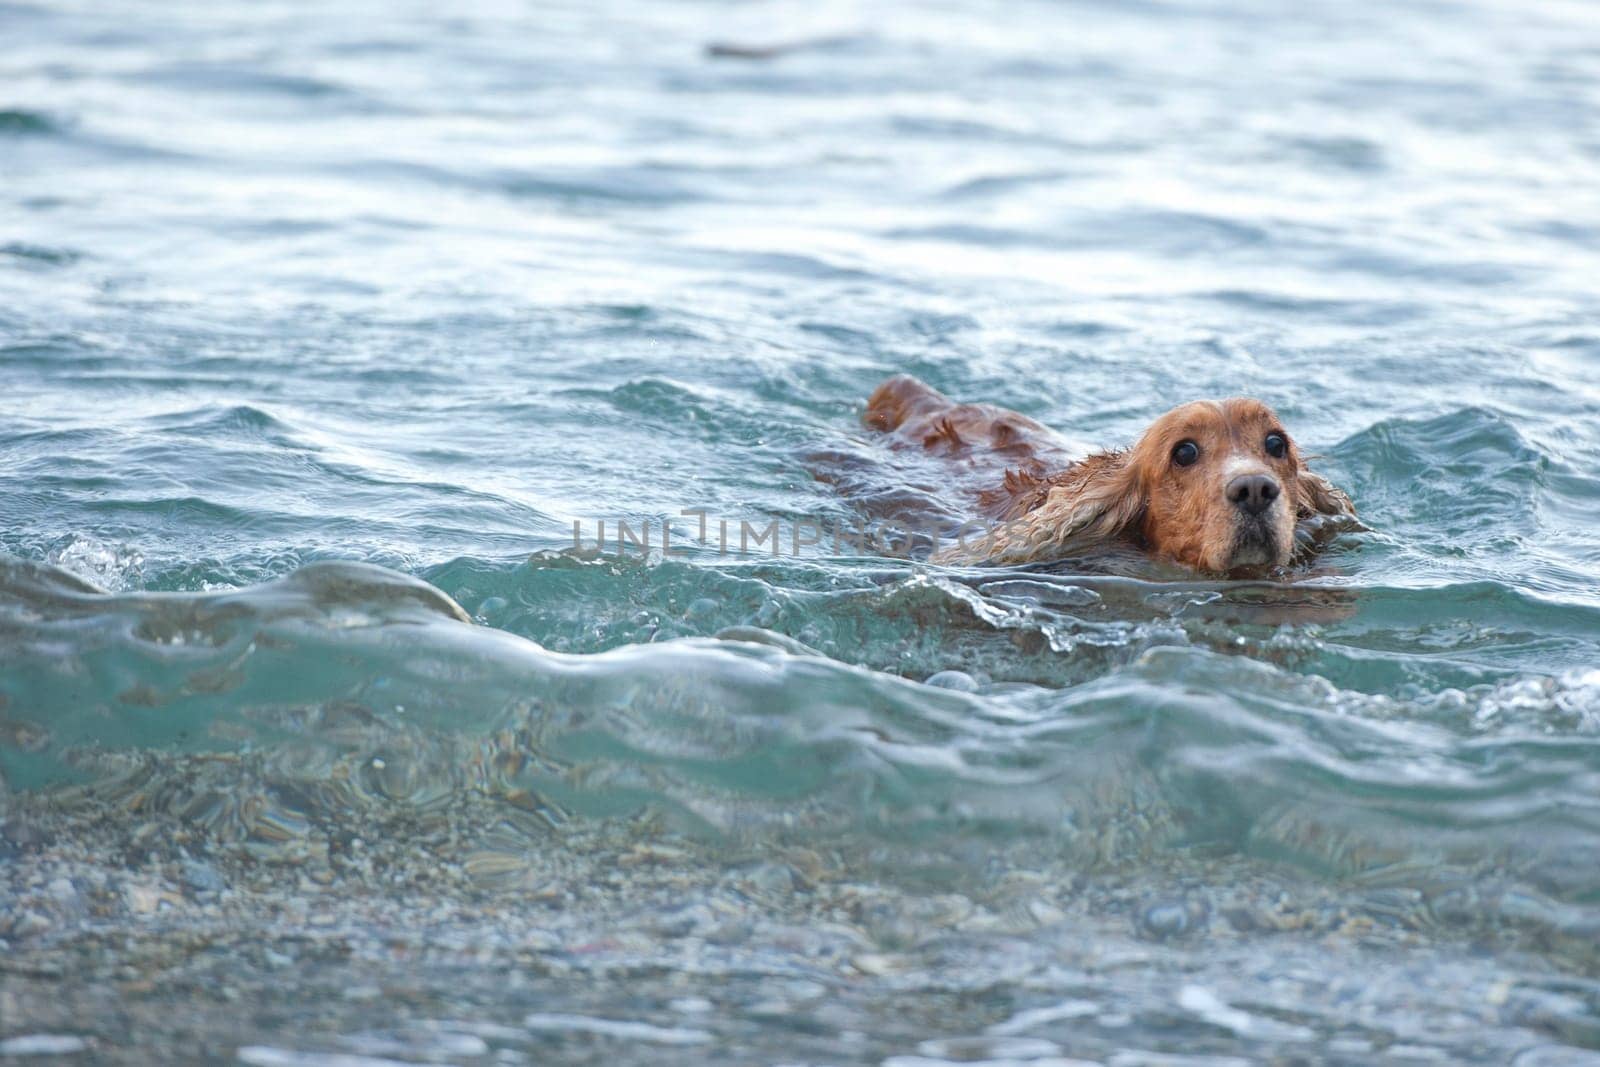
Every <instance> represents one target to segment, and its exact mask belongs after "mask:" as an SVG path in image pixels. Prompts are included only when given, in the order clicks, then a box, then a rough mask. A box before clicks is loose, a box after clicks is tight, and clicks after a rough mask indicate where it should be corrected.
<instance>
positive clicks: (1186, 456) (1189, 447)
mask: <svg viewBox="0 0 1600 1067" xmlns="http://www.w3.org/2000/svg"><path fill="white" fill-rule="evenodd" d="M1199 458H1200V446H1199V445H1197V444H1195V443H1194V442H1193V441H1179V442H1178V443H1177V444H1176V445H1174V446H1173V449H1172V462H1173V463H1175V464H1177V465H1178V466H1180V467H1188V466H1192V465H1193V464H1194V462H1195V461H1196V460H1198V459H1199Z"/></svg>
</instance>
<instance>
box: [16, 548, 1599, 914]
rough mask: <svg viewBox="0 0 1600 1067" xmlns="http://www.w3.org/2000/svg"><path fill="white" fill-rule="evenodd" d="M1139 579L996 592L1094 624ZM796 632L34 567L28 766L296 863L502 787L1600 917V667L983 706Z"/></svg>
mask: <svg viewBox="0 0 1600 1067" xmlns="http://www.w3.org/2000/svg"><path fill="white" fill-rule="evenodd" d="M745 580H749V579H745ZM1030 583H1031V584H1030ZM1129 584H1130V583H1116V582H1113V583H1109V584H1104V585H1102V586H1100V587H1099V588H1097V589H1086V588H1084V587H1083V586H1081V585H1075V586H1070V587H1069V586H1066V585H1062V586H1053V585H1052V584H1051V583H1049V582H1040V581H1038V580H1037V579H1023V578H1005V579H1001V580H998V581H996V582H994V583H991V584H990V586H989V587H988V590H987V592H988V594H989V595H990V596H993V597H994V598H996V599H997V600H998V599H1002V598H1018V599H1031V600H1032V601H1033V602H1035V603H1037V604H1043V603H1046V602H1048V601H1050V599H1051V597H1052V596H1054V597H1055V598H1056V599H1055V603H1056V604H1057V606H1070V607H1073V608H1083V607H1085V606H1088V605H1091V604H1093V603H1094V602H1096V601H1097V600H1104V599H1105V598H1106V597H1108V596H1109V597H1116V596H1118V595H1119V593H1118V590H1120V589H1123V588H1125V587H1127V586H1128V585H1129ZM1133 587H1134V588H1139V587H1138V586H1137V585H1136V584H1135V585H1133ZM919 589H921V590H922V591H919ZM930 589H937V587H936V586H933V585H932V584H925V585H923V586H920V587H919V586H915V585H912V586H904V585H902V586H900V587H898V591H897V592H895V593H894V594H893V596H894V598H895V599H893V600H892V601H891V604H890V609H889V610H890V613H891V614H893V613H901V614H906V615H909V616H911V617H916V616H917V615H918V613H919V612H921V611H923V605H926V604H935V603H940V602H941V598H951V599H960V598H961V597H963V596H966V595H968V594H963V593H959V592H953V591H952V590H950V589H938V591H937V592H927V590H930ZM1073 590H1077V591H1073ZM1178 591H1180V592H1181V591H1182V590H1178ZM968 593H969V594H970V595H971V596H974V597H976V596H977V595H978V594H976V593H972V592H971V591H970V590H969V591H968ZM1062 600H1067V601H1070V604H1062ZM969 607H970V609H971V610H972V611H973V612H974V613H981V611H982V610H983V608H982V606H981V605H980V604H976V603H970V604H969ZM768 633H769V632H768V631H763V630H759V629H754V630H753V629H750V628H743V629H726V630H724V636H723V637H722V638H703V637H702V638H678V639H673V640H667V641H663V642H661V643H657V644H629V645H626V646H624V647H619V648H614V649H612V650H610V651H606V652H600V653H595V654H585V655H572V654H563V653H558V652H553V651H550V650H549V649H546V648H544V647H541V646H540V645H538V644H536V643H534V642H532V641H530V640H527V639H525V638H522V637H518V636H516V635H514V634H511V633H507V632H504V631H502V630H497V629H493V628H490V627H486V626H481V625H472V624H471V623H470V622H469V616H468V613H467V610H466V609H465V608H463V607H462V606H460V605H458V604H457V603H456V602H455V601H454V600H453V599H451V598H450V597H449V596H448V595H446V594H445V593H444V592H442V591H440V590H439V589H438V588H436V587H435V586H432V585H429V584H427V583H425V582H422V581H419V580H417V579H414V578H410V577H407V576H405V575H401V574H398V573H395V572H392V571H387V570H384V569H382V568H378V567H372V566H367V565H361V564H351V563H321V564H314V565H311V566H307V567H303V568H301V569H300V570H298V571H296V572H294V573H293V574H291V575H289V576H287V577H285V578H282V579H279V580H277V581H274V582H268V583H265V584H263V585H258V586H253V587H249V588H245V589H239V590H227V591H218V592H211V593H167V594H160V593H123V594H109V593H105V592H102V591H100V590H98V589H97V588H96V587H95V586H93V585H92V584H90V583H89V582H87V581H85V580H83V579H81V578H78V577H75V576H73V575H71V574H69V573H68V572H65V571H62V570H60V569H59V568H54V567H50V566H48V565H43V564H34V563H25V562H21V561H16V560H10V561H7V562H5V563H4V564H0V663H3V666H4V672H3V675H0V677H3V679H4V681H3V682H0V697H3V704H0V719H3V728H0V768H3V771H4V775H5V777H6V779H7V780H8V782H9V787H10V788H11V789H13V790H23V791H27V792H30V793H36V792H52V791H55V792H61V791H66V792H65V793H63V794H62V795H70V796H77V797H93V798H94V801H95V802H96V803H106V802H117V803H123V804H127V803H137V804H139V805H141V810H144V811H146V812H148V813H151V814H162V815H165V816H166V817H171V818H178V819H181V820H186V821H188V822H192V823H197V824H198V825H199V828H200V830H202V831H203V832H207V833H213V834H220V835H233V836H236V837H238V838H241V839H253V840H258V841H269V842H270V841H272V840H278V839H283V838H285V837H286V836H288V837H292V836H293V835H294V834H295V833H298V832H309V830H304V831H302V830H297V829H296V828H297V827H300V828H307V827H310V826H311V825H312V824H314V823H315V822H316V821H317V820H318V819H326V818H329V817H332V816H331V815H330V812H337V811H339V810H344V809H351V808H358V807H360V806H363V805H374V804H376V805H385V806H394V805H400V806H402V807H408V808H415V807H418V806H422V807H426V806H427V805H429V804H432V803H438V802H440V800H441V799H442V798H448V797H450V796H452V795H456V794H460V793H462V792H469V793H472V794H473V795H484V794H487V795H489V796H491V797H493V798H495V799H496V800H498V801H499V802H502V803H505V804H509V805H512V806H514V807H517V808H519V810H532V811H535V812H537V813H539V815H540V817H541V818H543V819H545V820H546V821H548V822H549V823H550V824H551V825H552V826H559V825H561V824H562V823H564V822H566V821H569V820H573V819H588V820H593V819H611V818H617V817H627V816H633V815H637V814H638V813H641V812H645V811H650V812H654V813H656V816H657V817H659V818H661V819H664V820H666V823H667V825H669V826H671V827H673V828H674V829H675V830H676V831H679V832H683V833H687V834H691V835H695V834H700V835H711V836H713V837H718V836H722V837H733V838H738V839H743V840H749V839H755V840H768V841H771V842H782V841H786V840H800V841H806V842H809V843H810V844H811V845H812V846H815V845H816V844H817V842H818V841H827V840H836V841H842V842H845V841H867V840H870V841H876V842H879V846H878V847H880V848H882V847H883V844H884V843H885V842H889V843H894V842H899V843H903V844H905V845H906V846H907V847H909V846H910V845H912V844H917V845H926V844H927V843H929V842H940V841H942V842H945V843H947V844H949V843H951V842H954V841H957V840H961V839H964V838H972V839H975V840H982V841H988V842H996V841H1006V840H1036V841H1038V842H1039V844H1040V847H1047V848H1050V849H1053V850H1056V852H1057V853H1058V854H1059V855H1063V856H1068V857H1076V862H1080V863H1082V864H1086V865H1104V864H1113V865H1123V864H1128V863H1143V862H1151V861H1152V860H1153V859H1157V858H1159V857H1160V856H1162V855H1164V854H1169V853H1171V852H1172V851H1173V850H1175V849H1186V850H1192V849H1195V848H1204V849H1211V850H1218V849H1220V850H1222V851H1224V852H1228V853H1233V854H1236V855H1240V856H1244V857H1249V858H1252V859H1256V860H1261V861H1266V862H1271V863H1287V864H1290V865H1293V866H1294V867H1296V868H1297V869H1300V870H1302V871H1306V872H1310V873H1312V874H1315V875H1317V876H1320V877H1325V878H1332V879H1337V880H1343V881H1354V882H1355V883H1357V884H1361V885H1381V886H1392V885H1396V884H1401V885H1408V886H1412V887H1418V888H1420V889H1426V890H1428V891H1430V892H1433V891H1438V892H1444V891H1446V890H1447V889H1449V888H1450V887H1454V886H1458V885H1460V884H1461V883H1462V880H1463V879H1467V878H1469V877H1475V876H1477V875H1481V874H1482V873H1483V872H1484V871H1486V870H1493V871H1495V872H1499V873H1500V874H1502V875H1505V876H1507V877H1513V876H1514V877H1515V878H1516V879H1517V880H1518V884H1519V885H1523V886H1525V887H1528V891H1529V892H1536V893H1538V894H1542V897H1543V898H1547V899H1549V900H1550V901H1553V902H1565V903H1562V907H1567V906H1569V905H1570V906H1577V905H1578V904H1580V903H1581V902H1583V901H1590V900H1592V899H1594V895H1595V894H1596V893H1600V876H1597V875H1596V873H1595V872H1597V871H1600V802H1597V801H1596V800H1595V799H1594V798H1595V797H1597V796H1600V679H1597V678H1596V677H1595V675H1594V673H1593V671H1589V672H1587V673H1584V672H1576V673H1569V674H1568V675H1565V676H1562V677H1558V678H1550V679H1546V680H1543V681H1540V682H1535V683H1530V682H1529V681H1528V680H1526V679H1523V680H1521V681H1511V682H1507V681H1502V682H1500V683H1497V684H1494V685H1486V686H1483V687H1480V688H1479V689H1477V690H1475V691H1471V692H1467V691H1461V692H1456V693H1455V694H1453V695H1448V694H1446V695H1435V696H1433V697H1431V698H1427V699H1417V698H1412V699H1405V698H1400V697H1395V696H1382V695H1373V694H1367V693H1360V692H1355V691H1351V690H1342V689H1340V688H1338V687H1337V686H1335V685H1334V684H1333V683H1331V682H1329V681H1328V680H1326V679H1324V678H1321V677H1319V676H1316V675H1308V674H1301V673H1297V672H1295V671H1293V670H1287V669H1284V668H1282V667H1279V666H1276V665H1274V664H1272V663H1269V662H1258V661H1256V660H1253V659H1249V658H1245V657H1242V656H1239V655H1236V654H1230V653H1229V652H1228V651H1226V650H1217V649H1209V648H1204V647H1198V646H1195V645H1185V644H1162V645H1155V646H1151V647H1147V648H1144V649H1143V650H1142V651H1139V652H1138V653H1137V654H1135V655H1134V656H1133V657H1132V659H1131V662H1128V663H1127V664H1126V665H1124V666H1122V667H1121V668H1120V669H1118V670H1114V671H1107V672H1102V673H1100V674H1099V675H1098V676H1096V677H1094V678H1092V679H1090V680H1088V681H1084V682H1082V683H1080V684H1076V685H1071V686H1067V687H1064V688H1047V687H1043V686H1036V685H1019V684H993V683H991V684H973V685H956V686H952V685H950V684H949V683H946V682H943V681H942V680H940V679H934V681H935V683H936V684H922V683H920V682H917V681H913V680H910V679H906V678H901V677H896V676H894V675H892V674H888V673H885V672H883V671H880V670H872V669H868V668H866V667H862V666H855V665H851V664H846V663H841V662H838V661H836V660H833V659H830V658H828V657H826V656H822V655H819V654H817V653H816V652H814V651H813V650H811V649H810V648H808V647H807V646H806V645H805V644H804V643H802V642H799V641H796V640H795V639H794V638H785V637H782V636H779V635H771V636H770V637H769V636H768ZM175 758H182V759H184V760H189V761H191V762H190V763H189V764H186V765H185V767H186V769H185V770H184V771H183V773H181V774H180V773H177V772H176V771H172V770H167V771H162V770H161V769H160V768H161V766H163V764H162V762H161V761H162V760H171V759H175ZM197 760H198V761H201V762H202V763H205V762H206V761H210V765H212V766H213V771H212V772H209V773H200V774H198V777H197V773H198V772H196V771H195V769H194V764H193V761H197ZM263 798H265V799H263ZM1552 906H1554V905H1552ZM1580 911H1581V909H1580ZM1562 914H1567V913H1565V912H1563V913H1562ZM1568 917H1569V918H1570V916H1568ZM1580 918H1581V919H1582V921H1583V922H1588V921H1589V918H1588V916H1587V912H1582V913H1581V915H1580ZM1565 921H1566V920H1563V922H1565Z"/></svg>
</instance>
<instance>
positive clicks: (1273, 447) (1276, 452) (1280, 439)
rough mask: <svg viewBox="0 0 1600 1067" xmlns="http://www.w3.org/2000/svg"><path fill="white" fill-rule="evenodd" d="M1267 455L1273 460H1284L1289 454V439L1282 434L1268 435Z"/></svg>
mask: <svg viewBox="0 0 1600 1067" xmlns="http://www.w3.org/2000/svg"><path fill="white" fill-rule="evenodd" d="M1265 443H1266V447H1267V455H1269V456H1271V457H1272V458H1273V459H1282V458H1283V457H1284V456H1287V455H1288V454H1289V439H1288V438H1287V437H1285V436H1283V434H1281V433H1277V432H1276V431H1274V432H1273V433H1269V434H1267V440H1266V442H1265Z"/></svg>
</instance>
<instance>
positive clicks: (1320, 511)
mask: <svg viewBox="0 0 1600 1067" xmlns="http://www.w3.org/2000/svg"><path fill="white" fill-rule="evenodd" d="M1296 481H1297V482H1298V483H1299V492H1298V493H1297V497H1298V499H1297V500H1296V501H1295V504H1296V510H1297V517H1298V518H1302V519H1309V518H1311V517H1312V516H1313V515H1343V516H1348V517H1350V518H1355V514H1356V506H1355V504H1354V503H1352V502H1351V500H1350V497H1349V495H1348V494H1346V493H1345V491H1344V490H1343V489H1340V488H1339V487H1337V486H1335V485H1334V484H1333V483H1332V482H1330V481H1328V479H1326V478H1324V477H1323V476H1322V475H1320V474H1314V473H1312V472H1311V471H1308V470H1302V471H1301V472H1300V475H1299V477H1298V478H1297V479H1296Z"/></svg>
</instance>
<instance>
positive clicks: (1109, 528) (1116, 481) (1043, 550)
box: [933, 452, 1145, 563]
mask: <svg viewBox="0 0 1600 1067" xmlns="http://www.w3.org/2000/svg"><path fill="white" fill-rule="evenodd" d="M1046 484H1047V485H1048V487H1047V488H1044V487H1039V488H1035V489H1034V490H1033V499H1035V500H1037V499H1038V496H1039V495H1042V496H1043V500H1042V501H1039V502H1038V503H1036V504H1032V505H1031V506H1028V503H1024V505H1023V506H1024V507H1026V508H1027V510H1025V511H1023V512H1022V513H1021V514H1016V513H1014V512H1013V514H1012V516H1009V517H1002V519H1001V520H1000V522H999V523H998V524H997V525H995V526H994V527H992V528H991V529H990V531H989V532H988V534H987V535H986V536H985V537H983V539H982V540H980V541H978V542H976V543H972V544H967V543H963V544H962V545H959V546H956V547H952V548H948V549H945V550H944V551H941V552H939V553H936V554H935V555H934V557H933V560H934V562H935V563H982V562H992V563H1028V562H1032V561H1035V560H1047V559H1060V558H1063V557H1065V556H1071V555H1075V554H1078V553H1082V552H1087V551H1090V550H1092V549H1095V548H1099V547H1102V546H1104V545H1106V544H1109V543H1112V542H1115V541H1121V540H1125V539H1128V538H1130V537H1135V536H1137V534H1138V530H1139V526H1140V525H1141V524H1142V523H1143V521H1144V513H1145V493H1144V486H1143V483H1142V480H1141V479H1140V477H1139V472H1138V469H1137V467H1136V465H1135V464H1134V462H1133V458H1132V456H1131V454H1130V453H1128V452H1099V453H1096V454H1095V455H1092V456H1089V457H1088V458H1087V459H1084V460H1082V461H1081V462H1078V463H1075V464H1073V465H1072V466H1071V467H1070V468H1068V469H1067V470H1066V471H1063V472H1062V473H1061V474H1059V475H1057V476H1055V477H1053V478H1050V479H1048V482H1047V483H1046ZM1041 490H1042V492H1041Z"/></svg>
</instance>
